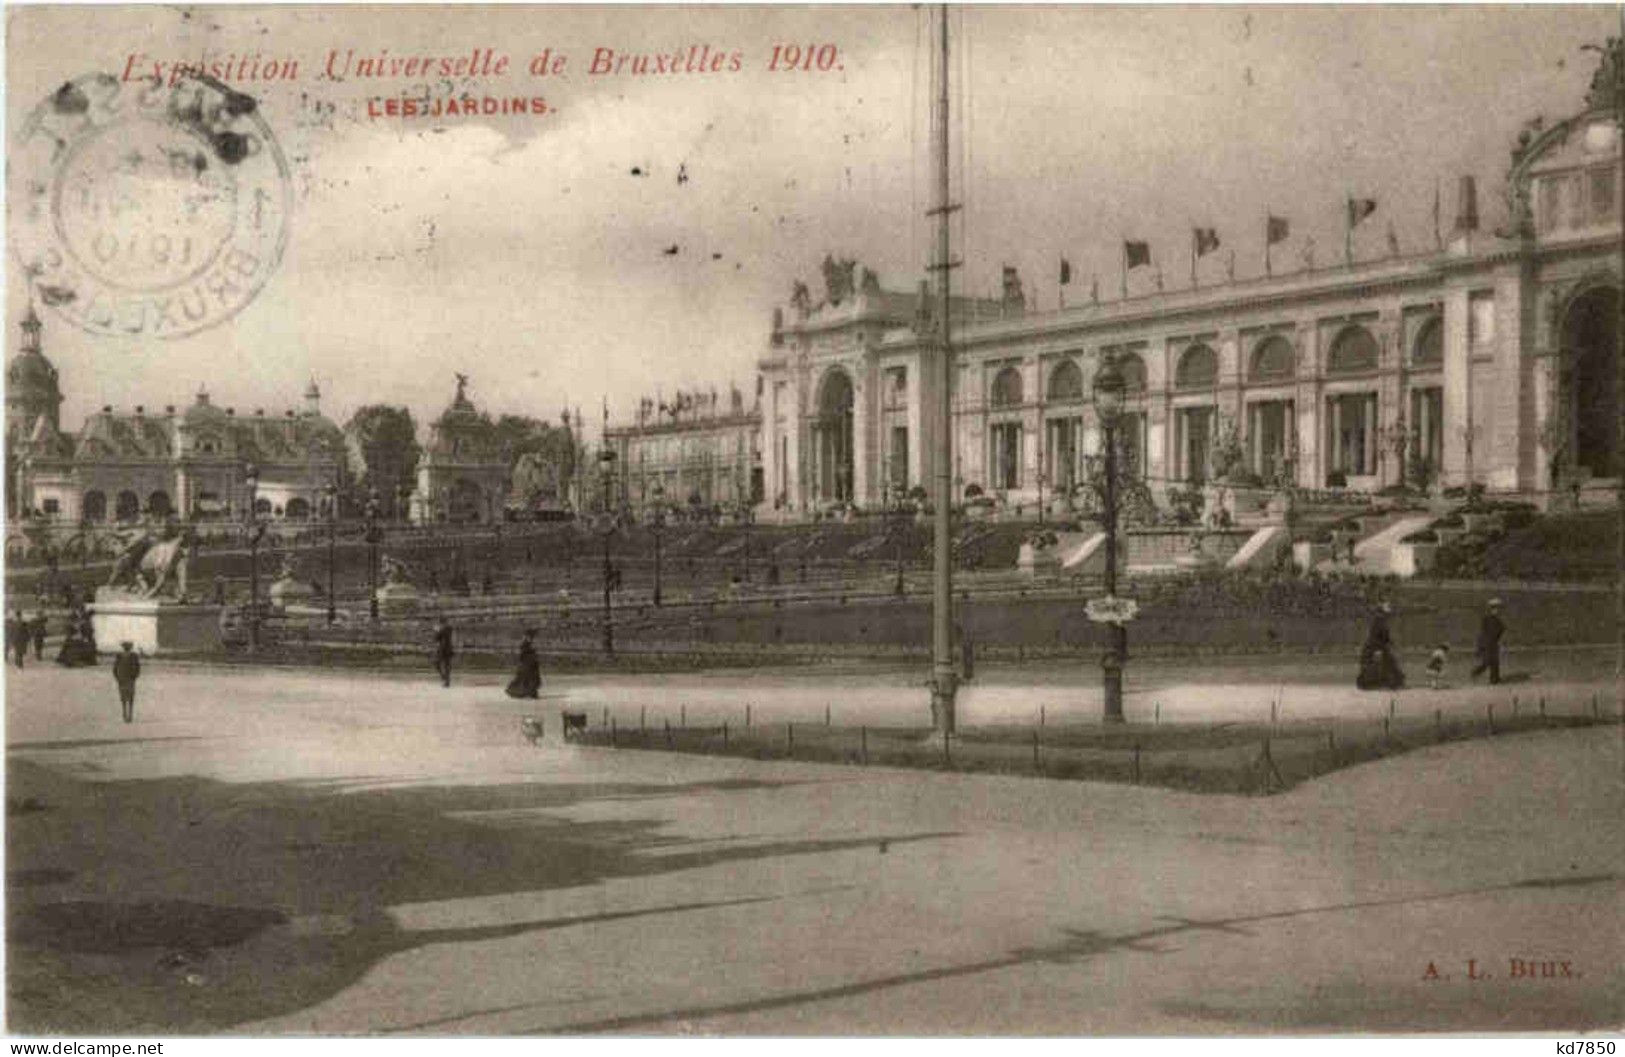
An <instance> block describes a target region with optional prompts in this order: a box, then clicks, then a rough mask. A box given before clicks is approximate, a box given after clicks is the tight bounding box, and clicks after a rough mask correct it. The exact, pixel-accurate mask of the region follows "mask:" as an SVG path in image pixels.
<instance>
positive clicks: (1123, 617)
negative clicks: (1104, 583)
mask: <svg viewBox="0 0 1625 1057" xmlns="http://www.w3.org/2000/svg"><path fill="white" fill-rule="evenodd" d="M1083 608H1084V612H1085V613H1086V614H1087V615H1088V617H1089V619H1090V620H1092V621H1094V622H1095V623H1096V624H1127V623H1128V622H1129V621H1131V620H1133V619H1134V618H1135V617H1136V616H1138V615H1139V613H1140V603H1138V602H1136V601H1135V600H1134V599H1132V598H1117V597H1115V596H1112V595H1102V596H1101V597H1099V598H1091V599H1089V601H1088V602H1086V603H1084V607H1083Z"/></svg>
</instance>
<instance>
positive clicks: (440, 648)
mask: <svg viewBox="0 0 1625 1057" xmlns="http://www.w3.org/2000/svg"><path fill="white" fill-rule="evenodd" d="M452 653H453V650H452V641H451V622H450V621H448V620H447V619H446V618H445V617H441V618H440V623H439V624H438V625H437V626H436V627H435V629H434V670H435V671H437V672H439V673H440V685H441V686H450V685H451V657H452Z"/></svg>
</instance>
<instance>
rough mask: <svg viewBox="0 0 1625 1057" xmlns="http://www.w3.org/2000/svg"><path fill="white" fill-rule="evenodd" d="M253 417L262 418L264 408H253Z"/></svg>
mask: <svg viewBox="0 0 1625 1057" xmlns="http://www.w3.org/2000/svg"><path fill="white" fill-rule="evenodd" d="M254 417H255V418H264V417H265V408H263V407H256V408H255V409H254Z"/></svg>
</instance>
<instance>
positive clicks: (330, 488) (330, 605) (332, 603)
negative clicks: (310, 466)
mask: <svg viewBox="0 0 1625 1057" xmlns="http://www.w3.org/2000/svg"><path fill="white" fill-rule="evenodd" d="M322 493H323V494H324V495H326V496H327V622H328V623H329V624H334V623H337V622H338V619H339V611H338V597H337V595H335V594H334V573H333V570H334V558H335V555H336V552H337V545H338V534H339V486H338V484H337V483H335V482H333V481H329V482H327V487H326V488H324V489H322Z"/></svg>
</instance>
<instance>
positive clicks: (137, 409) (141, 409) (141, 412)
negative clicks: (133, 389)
mask: <svg viewBox="0 0 1625 1057" xmlns="http://www.w3.org/2000/svg"><path fill="white" fill-rule="evenodd" d="M135 413H136V414H137V415H138V416H139V415H144V414H146V413H147V409H146V407H145V406H143V405H141V404H137V405H135Z"/></svg>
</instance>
